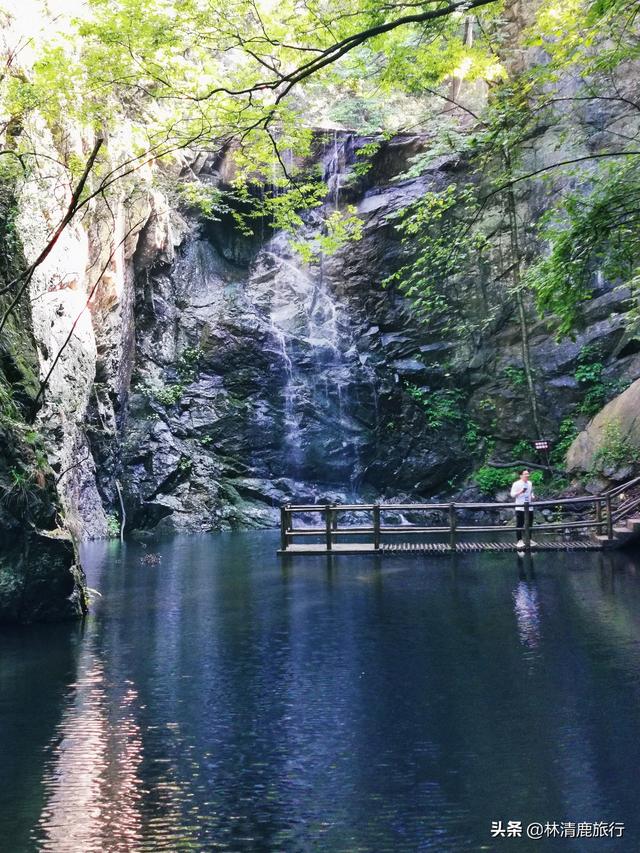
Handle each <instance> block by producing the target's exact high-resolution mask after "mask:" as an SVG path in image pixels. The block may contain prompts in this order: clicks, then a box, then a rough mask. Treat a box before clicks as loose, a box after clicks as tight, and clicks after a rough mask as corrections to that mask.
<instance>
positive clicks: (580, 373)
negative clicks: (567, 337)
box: [574, 346, 628, 417]
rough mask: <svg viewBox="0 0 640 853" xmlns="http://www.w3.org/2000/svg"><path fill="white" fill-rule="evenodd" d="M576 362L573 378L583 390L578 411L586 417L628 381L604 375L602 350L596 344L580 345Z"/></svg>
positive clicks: (593, 413)
mask: <svg viewBox="0 0 640 853" xmlns="http://www.w3.org/2000/svg"><path fill="white" fill-rule="evenodd" d="M578 362H579V364H578V367H577V368H576V371H575V373H574V378H575V379H576V381H577V382H578V384H579V386H580V388H581V389H582V391H583V392H584V396H583V398H582V401H581V402H580V405H579V406H578V411H579V412H580V414H583V415H586V416H587V417H593V416H594V415H596V414H597V413H598V412H599V411H600V409H601V408H602V407H603V406H604V405H605V403H606V402H607V400H609V399H610V398H611V397H613V396H614V395H615V394H619V393H620V392H621V391H623V390H624V388H625V387H627V384H628V383H627V382H625V381H624V380H611V379H607V378H606V377H605V376H604V362H603V361H602V352H601V351H600V349H599V348H598V347H596V346H584V347H582V349H581V350H580V354H579V356H578Z"/></svg>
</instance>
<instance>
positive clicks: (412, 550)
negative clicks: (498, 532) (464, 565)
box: [278, 539, 602, 557]
mask: <svg viewBox="0 0 640 853" xmlns="http://www.w3.org/2000/svg"><path fill="white" fill-rule="evenodd" d="M529 550H530V551H600V550H602V545H601V544H600V543H599V542H596V541H593V540H591V539H582V540H571V541H570V540H566V539H550V540H548V541H543V542H536V543H535V544H531V545H530V546H529ZM481 552H492V553H498V552H501V553H515V552H517V553H520V554H522V553H524V549H523V548H517V547H516V544H515V542H458V543H457V544H456V547H455V548H451V546H450V545H447V543H446V542H398V543H389V544H384V545H381V546H380V548H378V549H377V550H376V549H375V548H374V547H373V544H372V543H370V542H361V543H345V542H334V543H333V547H332V548H331V550H330V551H328V550H327V547H326V545H324V544H322V543H320V544H310V543H305V544H303V545H298V544H294V545H289V547H288V548H287V550H286V551H283V550H282V549H279V550H278V554H305V555H307V556H312V555H315V556H318V555H321V554H325V555H327V556H329V557H331V556H333V555H336V556H340V555H345V554H385V555H389V554H393V555H398V554H403V555H404V554H440V555H443V556H446V555H451V554H473V553H481Z"/></svg>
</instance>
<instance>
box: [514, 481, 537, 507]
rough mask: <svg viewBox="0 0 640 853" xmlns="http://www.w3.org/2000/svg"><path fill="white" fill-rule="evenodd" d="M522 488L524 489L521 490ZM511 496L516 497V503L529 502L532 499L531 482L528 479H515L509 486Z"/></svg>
mask: <svg viewBox="0 0 640 853" xmlns="http://www.w3.org/2000/svg"><path fill="white" fill-rule="evenodd" d="M522 489H524V491H521V490H522ZM511 497H512V498H515V499H516V503H517V504H524V503H525V501H526V502H527V503H531V501H532V500H533V483H532V482H531V480H528V481H527V482H526V483H525V481H524V480H516V481H515V483H514V484H513V486H511Z"/></svg>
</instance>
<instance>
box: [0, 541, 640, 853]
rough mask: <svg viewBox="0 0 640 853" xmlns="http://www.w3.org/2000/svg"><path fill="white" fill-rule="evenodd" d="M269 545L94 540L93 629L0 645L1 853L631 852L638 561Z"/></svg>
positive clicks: (4, 640) (639, 750)
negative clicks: (523, 834) (533, 829)
mask: <svg viewBox="0 0 640 853" xmlns="http://www.w3.org/2000/svg"><path fill="white" fill-rule="evenodd" d="M276 547H277V538H276V536H275V534H274V533H272V532H266V533H264V532H261V533H243V534H223V535H217V536H201V537H177V538H174V539H171V540H168V541H164V542H162V543H155V544H150V545H147V546H146V547H145V546H144V545H142V544H138V543H127V544H125V545H124V546H120V544H119V543H115V542H107V543H96V544H92V545H90V546H88V547H86V548H85V552H84V559H85V562H86V566H87V575H88V580H89V585H90V586H91V587H93V588H94V589H97V590H99V591H100V592H101V593H102V598H99V599H97V602H96V604H95V606H94V609H93V612H92V614H91V616H90V617H89V618H88V620H87V621H86V623H85V624H84V626H78V625H75V626H71V625H65V626H48V627H47V626H45V627H40V628H36V629H33V628H31V629H29V630H16V631H5V632H3V633H2V634H0V762H1V764H0V849H1V850H2V851H8V853H22V851H31V850H46V851H49V850H50V851H63V853H66V851H72V853H92V851H110V852H111V851H161V850H162V851H164V850H167V851H180V850H190V851H191V850H197V851H200V850H203V851H204V850H206V851H209V850H211V851H218V850H220V851H256V853H260V852H261V851H336V853H337V852H338V851H340V853H342V852H343V851H344V853H356V851H367V853H384V851H426V850H428V851H432V850H433V851H438V853H440V851H443V853H447V851H452V853H458V851H480V850H514V851H528V850H534V849H535V850H558V851H580V853H582V851H584V850H590V851H591V850H594V851H600V850H607V851H608V850H616V851H617V850H630V851H637V850H640V820H639V818H638V816H639V814H640V785H639V784H638V781H639V773H640V769H639V768H640V737H639V735H640V701H639V700H640V555H636V557H635V558H634V556H633V555H626V556H624V555H620V554H615V555H602V554H598V553H593V554H551V555H545V554H538V555H535V556H534V557H533V558H532V559H531V560H524V559H522V558H518V557H517V556H516V555H513V554H496V555H488V554H487V555H466V556H461V557H459V558H457V559H456V560H452V559H449V558H442V557H434V558H424V557H413V558H412V557H408V558H407V557H397V558H385V559H384V561H382V562H376V561H375V558H373V557H346V556H342V557H337V558H334V560H333V563H330V562H327V561H326V560H325V559H323V558H321V557H317V558H316V557H298V558H289V559H288V562H286V563H284V564H282V563H281V562H280V561H279V560H278V558H277V557H276V556H275V549H276ZM151 551H153V552H156V553H158V554H160V556H161V560H160V562H159V563H158V564H155V565H153V564H151V565H150V564H147V563H144V562H142V561H141V558H142V557H144V555H145V554H148V553H149V552H151ZM498 820H501V821H503V823H504V825H505V826H506V824H507V821H509V820H515V821H522V825H523V827H524V826H526V825H527V823H529V822H532V821H540V822H542V823H543V824H544V823H546V822H553V821H555V822H558V823H560V822H561V821H571V822H576V823H577V822H581V821H582V822H591V823H593V822H595V821H608V822H611V821H615V822H623V823H624V824H625V828H624V836H623V837H622V838H618V839H613V840H612V839H606V838H605V839H590V838H576V839H570V838H562V839H555V840H549V839H546V840H545V839H544V838H543V839H542V840H540V841H531V840H528V839H527V838H517V837H515V838H511V839H507V838H500V837H499V838H495V839H493V838H492V837H491V831H490V830H491V823H492V821H498Z"/></svg>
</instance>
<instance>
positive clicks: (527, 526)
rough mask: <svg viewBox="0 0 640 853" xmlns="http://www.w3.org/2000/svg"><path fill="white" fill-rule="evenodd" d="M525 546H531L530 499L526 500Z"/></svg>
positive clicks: (527, 547)
mask: <svg viewBox="0 0 640 853" xmlns="http://www.w3.org/2000/svg"><path fill="white" fill-rule="evenodd" d="M524 547H525V548H526V549H527V550H528V549H529V548H530V547H531V516H530V515H529V501H525V502H524Z"/></svg>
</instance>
